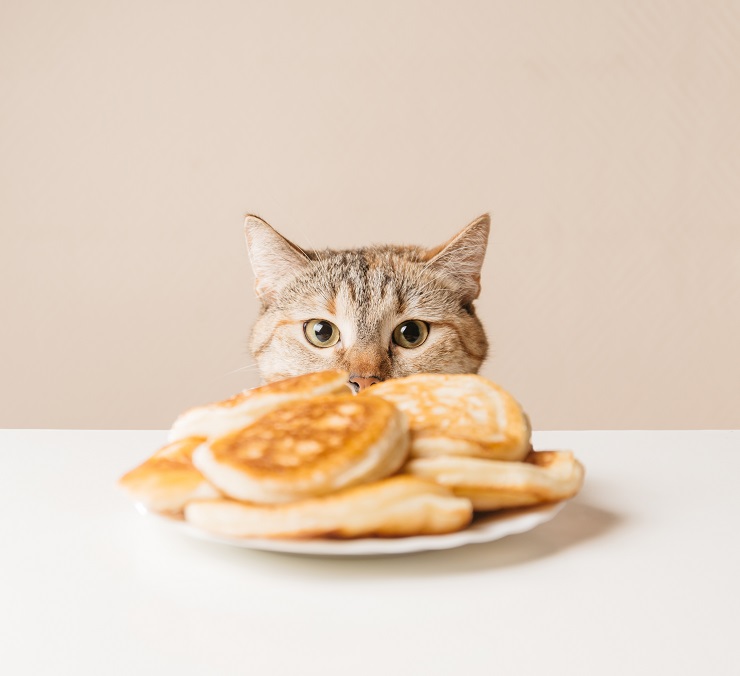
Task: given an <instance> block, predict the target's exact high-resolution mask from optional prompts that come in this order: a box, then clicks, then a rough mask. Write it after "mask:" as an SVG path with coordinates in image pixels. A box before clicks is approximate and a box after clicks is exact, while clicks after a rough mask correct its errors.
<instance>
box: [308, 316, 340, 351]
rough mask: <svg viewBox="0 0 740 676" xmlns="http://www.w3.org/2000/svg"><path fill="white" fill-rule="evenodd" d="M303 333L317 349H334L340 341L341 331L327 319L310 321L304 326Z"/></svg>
mask: <svg viewBox="0 0 740 676" xmlns="http://www.w3.org/2000/svg"><path fill="white" fill-rule="evenodd" d="M303 333H304V334H305V336H306V340H307V341H308V342H309V343H311V345H315V346H316V347H332V345H336V344H337V342H338V341H339V329H338V328H337V327H336V326H335V325H334V324H332V323H331V322H327V321H326V319H310V320H309V321H307V322H306V323H305V324H304V325H303Z"/></svg>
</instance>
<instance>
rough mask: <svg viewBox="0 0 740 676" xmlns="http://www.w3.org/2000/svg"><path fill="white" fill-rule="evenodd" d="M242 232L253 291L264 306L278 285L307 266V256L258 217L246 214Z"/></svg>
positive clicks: (273, 294)
mask: <svg viewBox="0 0 740 676" xmlns="http://www.w3.org/2000/svg"><path fill="white" fill-rule="evenodd" d="M244 234H245V236H246V238H247V252H248V254H249V261H250V263H251V264H252V270H253V271H254V276H255V280H254V291H255V293H256V294H257V297H258V298H260V300H261V301H262V303H263V304H265V305H267V304H269V303H270V301H271V300H272V299H273V298H274V297H275V294H276V292H277V291H278V289H279V288H280V287H281V286H283V285H284V284H285V283H286V282H287V281H289V280H290V279H292V278H293V277H295V275H296V274H297V273H298V272H300V271H301V270H302V269H303V268H304V267H305V266H306V265H308V263H309V258H308V255H307V254H306V253H305V251H303V249H301V248H300V247H298V246H296V245H295V244H293V242H291V241H289V240H287V239H286V238H285V237H283V236H282V235H281V234H280V233H279V232H278V231H277V230H275V229H274V228H273V227H272V226H271V225H269V224H268V223H267V222H265V221H263V220H262V219H261V218H260V217H259V216H254V215H253V214H247V216H246V218H245V220H244Z"/></svg>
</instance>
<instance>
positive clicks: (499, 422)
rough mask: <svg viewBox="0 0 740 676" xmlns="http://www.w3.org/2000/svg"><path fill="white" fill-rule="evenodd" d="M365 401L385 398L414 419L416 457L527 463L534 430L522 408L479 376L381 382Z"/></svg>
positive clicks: (411, 426)
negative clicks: (520, 461) (473, 458)
mask: <svg viewBox="0 0 740 676" xmlns="http://www.w3.org/2000/svg"><path fill="white" fill-rule="evenodd" d="M360 396H362V397H366V396H369V397H381V398H383V399H386V400H388V401H390V402H391V403H393V404H395V405H396V406H397V407H398V408H400V409H401V410H402V411H403V412H404V413H405V414H406V415H407V416H408V419H409V430H410V432H411V455H412V457H416V458H423V457H429V456H437V455H467V456H475V457H480V458H488V459H491V460H522V459H523V458H524V457H525V456H526V455H527V453H528V452H529V450H530V443H529V440H530V435H531V428H530V425H529V420H528V419H527V416H526V415H525V414H524V412H523V411H522V408H521V406H520V405H519V404H518V403H517V402H516V400H515V399H514V398H513V397H512V396H511V395H510V394H509V393H508V392H506V391H505V390H504V389H502V388H501V387H499V386H498V385H495V384H494V383H492V382H491V381H489V380H486V379H485V378H482V377H480V376H476V375H471V374H466V375H442V374H431V373H423V374H419V375H414V376H408V377H406V378H397V379H393V380H386V381H385V382H382V383H378V384H377V385H374V386H373V387H370V388H368V389H367V390H364V391H363V392H362V393H361V395H360Z"/></svg>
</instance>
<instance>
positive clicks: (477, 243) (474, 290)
mask: <svg viewBox="0 0 740 676" xmlns="http://www.w3.org/2000/svg"><path fill="white" fill-rule="evenodd" d="M490 230H491V217H490V216H489V215H488V214H483V215H482V216H478V218H476V219H475V220H474V221H473V222H472V223H469V224H468V225H466V226H465V227H464V228H463V229H462V230H461V231H460V232H458V233H457V235H455V236H454V237H453V238H452V239H451V240H450V241H449V242H446V243H445V244H443V245H442V246H439V247H437V248H436V249H431V250H430V251H429V252H428V253H427V260H428V261H429V262H428V263H427V266H426V269H427V270H429V269H433V270H434V269H436V270H437V271H438V272H439V273H440V274H443V275H447V276H450V277H454V278H455V279H456V280H457V281H458V282H459V283H460V284H461V285H462V293H463V304H466V303H471V302H472V301H474V300H475V299H476V298H477V297H478V296H479V295H480V271H481V267H482V266H483V259H484V258H485V255H486V246H487V245H488V233H489V232H490Z"/></svg>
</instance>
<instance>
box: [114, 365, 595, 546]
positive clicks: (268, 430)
mask: <svg viewBox="0 0 740 676" xmlns="http://www.w3.org/2000/svg"><path fill="white" fill-rule="evenodd" d="M348 377H349V374H347V373H346V372H344V371H339V370H334V371H321V372H318V373H311V374H307V375H303V376H298V377H296V378H288V379H286V380H282V381H278V382H275V383H271V384H269V385H265V386H263V387H258V388H255V389H252V390H245V391H244V392H241V393H239V394H237V395H235V396H234V397H232V398H231V399H227V400H226V401H222V402H218V403H215V404H210V405H207V406H201V407H198V408H194V409H191V410H189V411H186V412H185V413H183V414H182V415H181V416H180V417H179V418H178V419H177V420H176V421H175V423H174V425H173V427H172V429H171V430H170V432H169V443H168V444H167V445H166V446H165V447H164V448H162V449H160V450H159V451H157V452H156V453H155V454H154V455H153V456H152V457H151V458H149V459H148V460H146V461H145V462H144V463H143V464H142V465H140V466H139V467H137V468H136V469H134V470H132V471H131V472H129V473H128V474H126V475H125V476H123V477H122V478H121V480H120V482H119V483H120V485H121V486H122V487H123V488H124V489H125V490H126V491H127V492H128V493H129V495H130V496H131V497H132V498H133V499H134V500H135V501H136V502H138V503H140V504H142V505H143V506H144V507H145V508H146V509H148V510H150V511H153V512H157V513H160V514H165V515H169V516H173V517H176V518H184V519H185V520H186V521H187V522H189V523H190V524H192V525H193V526H195V527H196V528H198V529H201V530H203V531H207V532H209V533H212V534H216V535H220V536H225V537H230V538H309V537H336V538H357V537H370V536H375V537H403V536H412V535H431V534H442V533H450V532H454V531H457V530H461V529H463V528H465V527H466V526H467V525H468V524H469V523H470V521H471V520H472V518H473V515H474V512H487V511H492V510H501V509H506V508H512V507H524V506H531V505H537V504H540V503H549V502H558V501H561V500H565V499H568V498H571V497H573V496H574V495H575V494H576V493H577V492H578V490H579V489H580V487H581V485H582V483H583V467H582V465H581V464H580V463H579V462H578V461H577V460H576V459H575V458H574V456H573V453H571V452H570V451H534V450H532V446H531V444H530V435H531V428H530V424H529V420H528V418H527V416H526V414H525V413H524V412H523V411H522V408H521V406H520V405H519V404H518V403H517V402H516V401H515V400H514V398H513V397H512V396H511V395H510V394H508V393H507V392H506V391H505V390H503V389H502V388H501V387H499V386H497V385H495V384H494V383H492V382H490V381H488V380H486V379H485V378H482V377H480V376H477V375H440V374H419V375H414V376H409V377H407V378H397V379H393V380H387V381H385V382H382V383H379V384H377V385H374V386H373V387H370V388H368V389H366V390H363V391H362V392H361V393H360V394H358V395H355V394H353V393H352V392H351V390H350V389H349V388H348V387H347V381H348Z"/></svg>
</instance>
